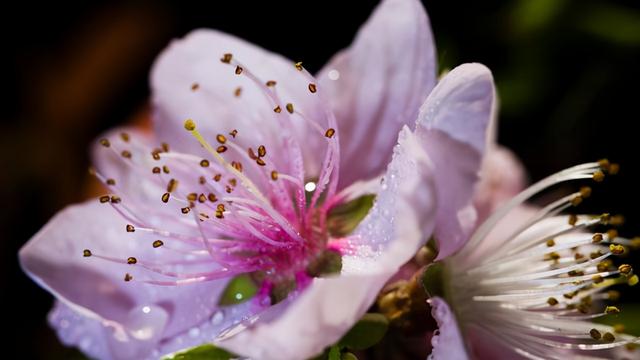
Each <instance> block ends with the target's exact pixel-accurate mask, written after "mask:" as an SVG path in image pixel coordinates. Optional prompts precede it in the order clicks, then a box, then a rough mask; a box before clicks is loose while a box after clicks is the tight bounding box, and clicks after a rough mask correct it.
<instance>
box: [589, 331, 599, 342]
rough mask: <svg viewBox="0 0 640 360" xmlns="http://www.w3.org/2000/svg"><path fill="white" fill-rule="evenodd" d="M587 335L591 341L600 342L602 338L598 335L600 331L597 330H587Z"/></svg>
mask: <svg viewBox="0 0 640 360" xmlns="http://www.w3.org/2000/svg"><path fill="white" fill-rule="evenodd" d="M589 335H590V336H591V338H592V339H593V340H600V338H602V334H600V331H598V330H597V329H591V330H589Z"/></svg>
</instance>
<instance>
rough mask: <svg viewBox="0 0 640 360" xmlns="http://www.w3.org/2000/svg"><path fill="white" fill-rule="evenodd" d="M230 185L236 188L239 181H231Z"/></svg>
mask: <svg viewBox="0 0 640 360" xmlns="http://www.w3.org/2000/svg"><path fill="white" fill-rule="evenodd" d="M229 185H231V186H233V187H235V186H236V185H238V180H236V179H231V180H229Z"/></svg>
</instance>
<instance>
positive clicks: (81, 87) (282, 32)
mask: <svg viewBox="0 0 640 360" xmlns="http://www.w3.org/2000/svg"><path fill="white" fill-rule="evenodd" d="M345 3H346V2H344V1H342V2H338V1H322V2H301V1H298V2H295V3H294V2H291V3H287V2H255V4H253V3H251V4H250V5H248V4H242V3H240V2H236V1H234V2H221V1H208V2H199V3H187V2H171V1H133V2H124V1H122V2H120V1H109V2H106V1H91V2H76V3H75V4H65V3H61V2H43V3H42V4H39V5H35V4H31V3H27V2H18V1H13V2H9V3H7V4H6V5H3V11H2V15H0V17H1V18H2V21H0V26H1V27H2V39H3V48H4V50H3V56H2V57H1V60H0V61H2V67H1V68H0V69H1V70H0V71H1V72H2V80H3V83H4V84H5V85H4V92H5V94H4V96H2V98H1V101H2V112H1V113H0V119H1V120H2V122H1V125H0V164H1V170H0V198H1V199H2V204H3V205H2V216H1V217H0V240H1V241H0V256H1V257H2V258H1V261H0V294H1V295H0V301H2V307H1V309H2V310H3V311H4V312H5V315H4V316H3V322H2V326H4V327H5V329H3V330H7V331H9V338H6V337H5V338H3V339H2V342H5V341H7V343H6V345H5V344H3V346H2V351H3V352H4V353H5V354H6V353H7V351H8V353H9V354H11V353H12V352H13V351H15V353H16V354H19V357H20V358H24V359H68V358H81V355H79V353H77V352H75V351H74V350H72V349H65V348H64V347H62V346H61V345H60V344H59V343H58V341H57V339H56V337H55V334H54V333H53V332H52V331H51V330H50V329H49V328H48V326H47V325H46V314H47V311H48V309H49V307H50V306H51V304H52V297H51V296H50V295H49V294H48V293H46V292H45V291H44V290H42V289H40V288H39V287H38V286H36V285H35V284H34V283H33V282H31V281H30V280H29V279H28V278H27V277H26V276H25V275H24V274H23V273H22V271H21V270H20V268H19V266H18V263H17V257H16V254H17V251H18V249H19V248H20V247H21V246H22V245H23V244H24V243H25V242H26V241H27V240H28V239H29V238H30V237H31V236H32V235H33V234H34V233H35V232H36V231H38V230H39V229H40V228H41V227H42V226H43V225H44V224H45V223H46V221H47V220H48V219H49V218H50V217H51V216H53V214H55V213H56V211H58V210H60V209H62V208H63V207H64V206H65V205H67V204H70V203H73V202H78V201H81V200H82V199H83V198H85V197H86V196H87V194H89V193H90V190H89V189H88V188H90V187H91V186H90V184H91V182H90V179H89V176H88V174H87V167H88V166H89V159H88V148H89V146H90V143H91V141H92V140H93V139H94V138H95V137H97V136H98V135H99V134H100V133H101V132H102V131H104V130H106V129H108V128H110V127H113V126H116V125H119V124H123V123H125V122H130V121H139V119H141V118H142V119H143V118H144V117H145V115H144V114H145V111H146V109H147V106H148V104H147V100H148V96H149V90H148V85H147V76H148V72H149V69H150V66H151V64H152V62H153V60H154V58H155V56H156V55H157V54H158V53H159V52H160V51H161V50H162V49H163V48H164V46H165V45H167V43H168V42H169V41H170V39H172V38H175V37H180V36H183V35H184V34H186V33H187V32H189V31H190V30H191V29H194V28H198V27H211V28H217V29H220V30H223V31H226V32H229V33H232V34H235V35H237V36H240V37H242V38H245V39H247V40H249V41H251V42H253V43H256V44H259V45H261V46H263V47H265V48H267V49H270V50H272V51H275V52H278V53H281V54H283V55H285V56H287V57H288V58H290V59H296V60H301V61H304V63H305V67H307V68H308V69H310V70H313V71H315V70H318V69H319V68H320V67H321V66H322V65H323V64H324V63H325V62H326V61H327V60H328V59H329V57H330V56H331V55H332V54H333V53H335V52H336V51H337V50H339V49H341V48H343V47H345V46H347V45H348V44H349V43H350V42H351V40H352V38H353V36H354V34H355V33H356V30H357V29H358V27H359V26H360V25H361V24H362V23H363V22H364V21H365V20H366V19H367V17H368V16H369V14H370V13H371V10H372V9H373V8H374V6H375V4H376V1H358V7H346V6H345ZM424 3H425V7H426V8H427V10H428V13H429V16H430V18H431V22H432V28H433V32H434V34H435V38H436V43H437V47H438V58H439V65H440V68H441V70H444V69H448V68H451V67H453V66H455V65H456V64H459V63H462V62H470V61H477V62H482V63H484V64H486V65H487V66H489V67H490V68H491V69H492V71H493V73H494V76H495V78H496V82H497V86H498V91H499V95H500V101H501V112H500V128H499V140H500V142H501V143H502V144H504V145H506V146H508V147H509V148H511V149H512V150H514V151H515V152H516V154H517V155H518V156H519V157H520V158H521V159H522V161H523V162H524V164H525V166H526V167H527V170H528V173H529V176H530V179H531V180H537V179H540V178H542V177H543V176H546V175H548V174H550V173H552V172H555V171H558V170H560V169H562V168H565V167H568V166H570V165H574V164H577V163H580V162H585V161H591V160H595V159H599V158H602V157H608V158H610V159H612V160H615V161H617V162H620V163H621V165H622V170H621V172H620V175H619V176H618V177H617V178H615V179H611V180H610V181H607V182H605V184H604V185H599V186H597V187H596V188H594V190H595V192H594V196H593V197H592V198H591V199H589V200H588V202H587V203H586V204H585V207H584V209H585V210H586V211H594V212H598V213H599V212H603V211H608V212H611V213H622V214H624V215H625V216H626V219H627V224H626V225H625V226H624V227H623V228H622V229H621V232H622V234H623V235H626V236H634V235H640V207H639V206H638V202H639V201H640V195H638V194H639V193H640V190H639V188H638V187H639V184H638V179H640V157H639V155H640V151H639V150H638V149H639V147H640V137H639V135H638V132H637V131H636V129H637V123H638V122H639V121H640V116H639V108H640V90H639V89H640V3H639V2H638V1H637V0H628V1H612V0H580V1H578V0H574V1H570V0H517V1H497V0H485V1H482V2H458V1H435V0H431V1H430V0H426V1H424ZM301 37H302V38H304V39H306V40H305V41H299V40H298V39H300V38H301ZM136 119H138V120H136ZM637 258H638V256H636V259H637ZM635 262H636V268H640V266H638V265H637V262H638V261H637V260H635ZM637 293H638V290H634V291H629V290H627V291H626V292H625V293H624V296H623V299H622V301H623V305H622V306H621V308H623V310H624V305H625V304H624V303H626V304H630V303H633V302H638V299H639V298H640V297H639V296H638V294H637ZM629 306H631V307H632V306H633V305H629ZM7 316H8V317H7ZM637 323H638V324H640V321H638V322H637ZM638 326H640V325H638Z"/></svg>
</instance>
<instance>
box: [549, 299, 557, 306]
mask: <svg viewBox="0 0 640 360" xmlns="http://www.w3.org/2000/svg"><path fill="white" fill-rule="evenodd" d="M547 304H549V306H556V305H558V300H557V299H556V298H554V297H550V298H548V299H547Z"/></svg>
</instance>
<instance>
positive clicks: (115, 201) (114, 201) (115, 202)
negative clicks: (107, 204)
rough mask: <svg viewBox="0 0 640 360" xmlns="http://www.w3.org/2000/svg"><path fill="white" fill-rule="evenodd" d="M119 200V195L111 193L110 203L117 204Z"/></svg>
mask: <svg viewBox="0 0 640 360" xmlns="http://www.w3.org/2000/svg"><path fill="white" fill-rule="evenodd" d="M120 201H122V199H120V197H119V196H117V195H111V203H112V204H119V203H120Z"/></svg>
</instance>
